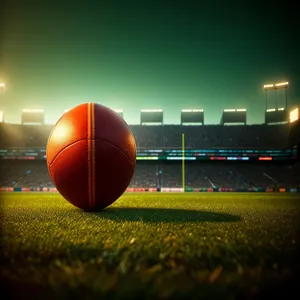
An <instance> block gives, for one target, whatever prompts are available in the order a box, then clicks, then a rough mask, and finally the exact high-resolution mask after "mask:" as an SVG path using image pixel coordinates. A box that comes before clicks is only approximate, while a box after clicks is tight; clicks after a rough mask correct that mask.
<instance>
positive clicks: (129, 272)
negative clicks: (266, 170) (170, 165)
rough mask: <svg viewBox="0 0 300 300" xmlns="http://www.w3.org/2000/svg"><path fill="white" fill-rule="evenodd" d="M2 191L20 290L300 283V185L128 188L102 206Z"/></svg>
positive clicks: (153, 294)
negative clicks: (270, 190) (285, 188)
mask: <svg viewBox="0 0 300 300" xmlns="http://www.w3.org/2000/svg"><path fill="white" fill-rule="evenodd" d="M0 196H1V225H2V229H1V230H2V231H1V248H2V253H1V254H2V256H1V280H2V282H3V283H4V289H2V292H3V291H5V292H9V293H10V295H11V298H22V299H24V295H28V296H29V298H30V299H62V298H66V297H68V298H70V299H103V298H105V299H125V298H129V297H130V298H141V299H169V298H172V299H187V298H188V299H200V298H219V299H252V298H254V297H255V298H258V297H260V298H262V299H266V298H268V297H270V296H273V298H274V296H278V295H285V296H287V295H291V291H292V289H296V288H297V286H296V277H298V273H297V272H298V271H299V267H300V264H299V261H298V260H297V255H298V253H299V252H298V250H299V243H300V239H299V237H300V218H299V216H300V205H299V204H300V199H299V200H298V198H299V194H260V193H248V194H246V193H186V194H159V193H153V194H151V193H149V194H125V195H123V196H122V197H121V198H120V199H119V200H118V201H116V202H115V203H114V204H113V205H112V206H110V207H108V208H106V209H105V210H104V211H102V212H99V213H87V212H83V211H81V210H79V209H77V208H75V207H73V206H72V205H71V204H69V203H68V202H66V201H65V200H64V199H63V198H62V197H61V196H59V195H58V194H41V193H29V194H24V193H23V194H16V193H11V194H10V193H3V194H1V195H0ZM2 299H9V298H8V297H5V298H3V297H2Z"/></svg>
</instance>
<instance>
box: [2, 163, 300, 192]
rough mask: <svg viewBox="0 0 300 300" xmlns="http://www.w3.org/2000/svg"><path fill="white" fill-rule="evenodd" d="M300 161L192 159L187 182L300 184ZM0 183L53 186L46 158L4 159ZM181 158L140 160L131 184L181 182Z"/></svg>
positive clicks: (238, 185)
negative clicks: (253, 161) (174, 160)
mask: <svg viewBox="0 0 300 300" xmlns="http://www.w3.org/2000/svg"><path fill="white" fill-rule="evenodd" d="M299 170H300V163H299V162H296V163H290V164H284V163H279V164H274V163H248V162H240V163H239V162H235V163H232V162H214V163H212V162H189V163H187V164H186V177H185V181H186V186H187V187H190V188H200V187H201V188H246V189H248V188H262V187H264V188H276V187H286V188H289V187H300V176H299V175H300V171H299ZM1 174H2V175H3V176H1V179H0V186H2V187H8V186H10V187H31V188H37V187H45V186H46V187H54V186H53V183H52V182H51V179H50V177H49V174H48V170H47V166H46V162H45V161H43V160H37V161H24V160H2V162H1ZM181 176H182V173H181V163H180V162H178V161H177V162H163V163H157V162H146V161H143V162H138V163H137V167H136V170H135V174H134V176H133V178H132V181H131V183H130V187H147V188H151V187H154V188H156V187H158V188H161V187H172V188H176V187H177V188H180V187H181V186H182V181H181V179H182V177H181Z"/></svg>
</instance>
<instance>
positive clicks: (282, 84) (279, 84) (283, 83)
mask: <svg viewBox="0 0 300 300" xmlns="http://www.w3.org/2000/svg"><path fill="white" fill-rule="evenodd" d="M288 84H289V83H288V82H280V83H276V84H275V86H287V85H288Z"/></svg>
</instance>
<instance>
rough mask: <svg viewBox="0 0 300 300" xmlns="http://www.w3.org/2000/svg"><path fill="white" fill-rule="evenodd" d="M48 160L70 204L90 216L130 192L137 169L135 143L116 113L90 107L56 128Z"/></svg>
mask: <svg viewBox="0 0 300 300" xmlns="http://www.w3.org/2000/svg"><path fill="white" fill-rule="evenodd" d="M46 160H47V166H48V171H49V174H50V177H51V179H52V181H53V183H54V185H55V186H56V188H57V190H58V192H59V193H60V194H61V195H62V196H63V197H64V198H65V199H66V200H67V201H69V202H70V203H71V204H73V205H74V206H76V207H78V208H81V209H83V210H85V211H98V210H101V209H103V208H105V207H107V206H109V205H111V204H112V203H113V202H115V201H116V200H117V199H118V198H119V197H120V196H121V195H122V194H123V193H124V192H125V190H126V188H127V187H128V185H129V183H130V181H131V178H132V176H133V173H134V170H135V166H136V144H135V139H134V136H133V134H132V133H131V131H130V128H129V126H128V125H127V123H126V122H125V121H124V119H123V118H122V117H121V116H120V115H119V114H117V113H116V112H115V111H113V110H112V109H110V108H108V107H106V106H103V105H100V104H97V103H84V104H81V105H78V106H76V107H74V108H73V109H71V110H69V111H67V112H66V113H65V114H63V115H62V117H61V118H60V119H59V120H58V122H57V123H56V124H55V125H54V127H53V129H52V131H51V133H50V136H49V138H48V141H47V147H46Z"/></svg>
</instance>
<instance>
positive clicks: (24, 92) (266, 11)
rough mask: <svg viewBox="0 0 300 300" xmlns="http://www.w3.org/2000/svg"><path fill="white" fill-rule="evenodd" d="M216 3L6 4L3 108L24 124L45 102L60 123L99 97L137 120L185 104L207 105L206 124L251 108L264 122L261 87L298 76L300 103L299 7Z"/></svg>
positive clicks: (0, 52)
mask: <svg viewBox="0 0 300 300" xmlns="http://www.w3.org/2000/svg"><path fill="white" fill-rule="evenodd" d="M208 2H209V1H207V3H206V2H204V1H135V2H132V1H131V2H126V4H125V1H107V2H106V3H105V1H80V2H76V1H72V2H70V1H65V3H64V2H63V1H50V2H47V3H46V1H14V0H11V1H8V0H7V2H6V4H5V5H4V6H3V9H2V11H1V14H2V15H0V17H1V18H2V19H3V20H4V22H3V26H2V28H3V29H2V31H1V32H0V34H1V36H0V38H1V39H0V42H1V44H0V82H5V83H6V89H5V91H4V92H2V93H1V94H0V97H1V98H0V110H4V111H5V118H6V120H7V121H8V122H20V120H21V110H22V108H39V109H40V108H42V109H44V110H45V112H46V122H48V123H54V122H55V121H56V120H57V119H58V118H59V117H60V115H61V114H62V113H63V111H64V110H65V109H67V108H70V107H73V106H75V105H78V104H80V103H82V102H87V101H92V102H97V103H101V104H104V105H107V106H109V107H111V108H113V109H123V110H124V116H125V120H126V121H127V122H128V123H130V124H135V123H139V118H140V116H139V114H140V110H141V109H155V108H161V109H163V110H164V117H165V123H173V124H176V123H179V121H180V110H181V109H184V108H203V109H204V111H205V122H206V123H219V121H220V118H221V113H222V110H223V109H225V108H247V111H248V122H249V123H250V124H251V123H262V122H263V117H264V109H265V95H264V92H263V89H262V86H263V85H264V84H266V83H273V82H280V81H289V82H290V86H289V89H288V100H289V103H290V106H291V107H293V106H295V105H297V104H298V105H299V104H300V89H299V86H300V82H299V78H300V56H299V48H298V46H297V45H296V43H297V42H298V37H299V36H300V29H299V28H300V26H299V22H298V18H297V16H296V11H297V10H296V8H295V7H293V4H288V3H286V2H285V5H282V6H278V5H269V4H270V1H268V2H267V3H265V4H264V3H263V2H262V1H260V2H257V3H256V2H255V1H254V2H253V1H251V2H249V3H248V4H247V5H245V4H239V3H240V2H237V1H236V3H234V2H233V1H232V2H231V4H230V2H229V3H228V2H226V5H225V4H222V3H225V1H219V2H218V1H214V2H213V3H212V4H209V3H208ZM99 3H100V4H99ZM272 97H273V98H272ZM272 97H271V98H270V99H271V100H270V101H273V100H272V99H275V98H274V97H275V96H272ZM282 99H283V98H282V97H281V96H280V97H279V100H278V101H279V102H284V101H283V100H282ZM274 101H275V100H274ZM274 103H275V102H274ZM270 105H271V106H272V105H273V104H272V103H270Z"/></svg>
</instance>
